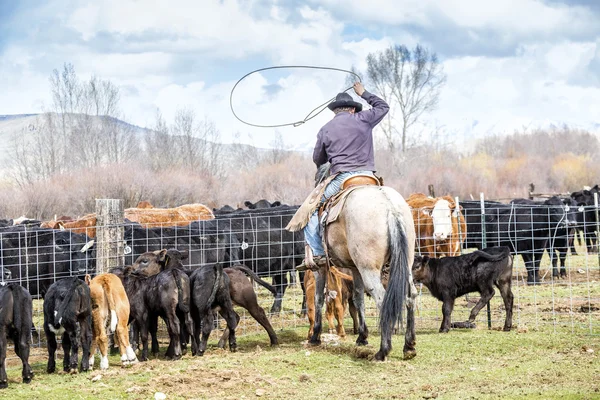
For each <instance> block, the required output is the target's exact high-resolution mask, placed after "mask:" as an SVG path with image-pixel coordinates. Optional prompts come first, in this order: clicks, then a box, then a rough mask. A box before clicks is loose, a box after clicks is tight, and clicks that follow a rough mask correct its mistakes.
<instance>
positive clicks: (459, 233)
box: [454, 196, 463, 255]
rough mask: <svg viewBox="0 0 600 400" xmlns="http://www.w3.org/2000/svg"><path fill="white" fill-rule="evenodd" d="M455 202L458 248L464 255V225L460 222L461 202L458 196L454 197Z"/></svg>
mask: <svg viewBox="0 0 600 400" xmlns="http://www.w3.org/2000/svg"><path fill="white" fill-rule="evenodd" d="M454 204H455V208H454V213H455V214H456V220H457V221H458V250H459V251H460V254H461V255H462V253H463V248H462V242H461V239H462V227H461V224H460V215H461V213H460V202H459V201H458V196H456V197H455V198H454Z"/></svg>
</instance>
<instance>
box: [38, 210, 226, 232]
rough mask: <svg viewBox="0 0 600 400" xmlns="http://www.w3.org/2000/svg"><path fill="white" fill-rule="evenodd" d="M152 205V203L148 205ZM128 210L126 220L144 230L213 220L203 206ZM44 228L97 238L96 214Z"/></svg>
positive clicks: (58, 222) (53, 222)
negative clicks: (64, 230)
mask: <svg viewBox="0 0 600 400" xmlns="http://www.w3.org/2000/svg"><path fill="white" fill-rule="evenodd" d="M148 205H150V203H148ZM144 207H145V208H137V207H136V208H127V209H125V218H127V219H128V220H130V221H132V222H137V223H139V224H140V225H142V226H143V227H144V228H153V227H157V226H187V225H189V224H190V223H191V222H193V221H198V220H207V219H213V218H214V217H215V216H214V215H213V213H212V211H211V210H210V208H208V207H206V206H205V205H203V204H198V203H195V204H184V205H182V206H179V207H175V208H147V207H146V205H144ZM42 227H44V228H52V229H68V230H71V231H73V232H75V233H85V234H86V235H88V237H90V238H95V237H96V214H87V215H85V216H83V217H81V218H80V219H78V220H76V221H45V222H43V223H42Z"/></svg>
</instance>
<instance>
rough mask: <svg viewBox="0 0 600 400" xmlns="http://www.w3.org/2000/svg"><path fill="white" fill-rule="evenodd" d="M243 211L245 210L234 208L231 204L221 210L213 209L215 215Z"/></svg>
mask: <svg viewBox="0 0 600 400" xmlns="http://www.w3.org/2000/svg"><path fill="white" fill-rule="evenodd" d="M242 210H243V208H239V207H238V208H233V207H231V206H230V205H229V204H226V205H224V206H223V207H221V208H213V215H220V214H229V213H232V212H236V211H242Z"/></svg>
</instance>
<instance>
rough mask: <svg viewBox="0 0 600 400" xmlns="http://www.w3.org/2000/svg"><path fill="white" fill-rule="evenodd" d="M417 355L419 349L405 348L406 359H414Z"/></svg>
mask: <svg viewBox="0 0 600 400" xmlns="http://www.w3.org/2000/svg"><path fill="white" fill-rule="evenodd" d="M416 356H417V351H416V350H404V359H405V360H410V359H413V358H415V357H416Z"/></svg>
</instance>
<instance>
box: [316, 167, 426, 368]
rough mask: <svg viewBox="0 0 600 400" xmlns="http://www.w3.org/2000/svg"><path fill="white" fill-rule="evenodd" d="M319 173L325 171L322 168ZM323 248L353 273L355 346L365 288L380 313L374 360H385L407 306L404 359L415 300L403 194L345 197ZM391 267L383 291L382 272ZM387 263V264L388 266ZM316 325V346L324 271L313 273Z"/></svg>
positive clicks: (384, 191)
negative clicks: (378, 337) (377, 344)
mask: <svg viewBox="0 0 600 400" xmlns="http://www.w3.org/2000/svg"><path fill="white" fill-rule="evenodd" d="M320 173H321V176H322V174H324V173H326V171H325V168H323V169H322V170H320ZM326 229H327V233H326V246H327V249H328V254H329V256H330V257H331V262H332V264H333V265H335V266H338V267H346V268H350V269H351V270H352V272H353V276H354V293H353V300H354V304H355V305H356V308H357V309H358V318H359V331H358V338H357V340H356V344H357V345H359V346H360V345H366V344H367V337H368V329H367V325H366V321H365V303H364V292H365V290H366V291H367V293H369V294H370V295H371V297H373V299H374V300H375V302H376V304H377V308H378V309H379V311H380V320H379V326H380V331H381V346H380V349H379V351H378V352H377V354H375V359H376V360H380V361H383V360H385V358H386V357H387V355H388V354H389V352H390V350H391V349H392V332H393V330H394V327H395V325H396V323H397V322H398V321H399V320H401V318H402V310H403V308H404V307H405V306H406V308H407V318H406V321H407V322H406V334H405V342H404V357H405V358H406V359H408V358H412V357H414V356H415V355H416V350H415V321H414V307H413V306H414V299H415V297H416V295H417V291H416V288H415V286H414V284H413V280H412V272H411V269H412V264H413V260H414V248H415V228H414V222H413V219H412V214H411V210H410V208H409V206H408V204H407V203H406V201H405V200H404V198H403V197H402V196H401V195H400V194H399V193H398V192H396V191H395V190H394V189H392V188H390V187H387V186H364V187H359V188H356V189H354V190H353V191H352V193H350V194H349V195H348V198H347V199H346V204H345V206H344V209H343V210H342V212H341V213H340V216H339V217H338V219H337V220H336V221H334V222H332V223H331V224H329V225H328V226H327V228H326ZM384 266H385V267H386V268H385V270H386V272H387V271H389V277H387V290H386V289H384V283H383V280H385V277H384V279H383V280H382V270H383V269H384ZM388 266H389V268H388ZM315 279H316V285H317V286H316V288H317V290H316V293H315V304H316V314H315V326H314V332H313V335H312V337H311V339H310V341H309V343H310V344H315V345H316V344H320V334H321V329H322V325H321V322H322V315H321V313H322V308H323V302H324V294H323V292H324V288H325V279H324V269H321V270H320V271H319V272H316V273H315Z"/></svg>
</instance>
